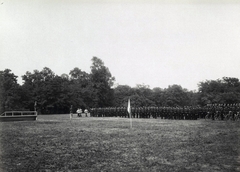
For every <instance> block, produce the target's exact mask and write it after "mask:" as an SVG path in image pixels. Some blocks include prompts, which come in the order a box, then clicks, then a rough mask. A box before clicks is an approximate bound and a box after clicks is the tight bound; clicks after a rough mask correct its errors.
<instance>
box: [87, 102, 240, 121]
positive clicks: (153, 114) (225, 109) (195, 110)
mask: <svg viewBox="0 0 240 172" xmlns="http://www.w3.org/2000/svg"><path fill="white" fill-rule="evenodd" d="M239 113H240V104H208V105H206V106H204V107H200V106H184V107H146V106H143V107H131V116H132V118H161V119H178V120H197V119H198V118H203V119H204V118H205V119H206V118H208V119H212V120H215V119H219V120H225V119H232V120H235V119H239V118H240V115H239ZM90 115H91V117H123V118H128V117H130V116H129V113H128V111H127V107H105V108H91V109H90Z"/></svg>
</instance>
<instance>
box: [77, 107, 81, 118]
mask: <svg viewBox="0 0 240 172" xmlns="http://www.w3.org/2000/svg"><path fill="white" fill-rule="evenodd" d="M77 116H78V117H82V109H80V108H78V110H77Z"/></svg>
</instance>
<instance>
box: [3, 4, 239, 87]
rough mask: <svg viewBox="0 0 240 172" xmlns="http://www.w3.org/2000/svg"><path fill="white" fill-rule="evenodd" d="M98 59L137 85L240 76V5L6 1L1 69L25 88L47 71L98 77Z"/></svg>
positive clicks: (117, 75)
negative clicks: (30, 76) (29, 78)
mask: <svg viewBox="0 0 240 172" xmlns="http://www.w3.org/2000/svg"><path fill="white" fill-rule="evenodd" d="M93 56H96V57H98V58H100V59H102V60H103V62H104V64H105V66H107V67H108V68H109V70H110V72H111V74H112V75H113V76H114V77H115V78H116V82H115V83H116V84H120V85H129V86H131V87H134V86H136V84H145V85H149V86H150V88H154V87H160V88H167V87H168V86H169V85H173V84H178V85H181V86H182V87H183V88H187V89H188V90H197V88H198V86H197V84H198V83H199V82H201V81H205V80H216V79H221V78H222V77H224V76H226V77H236V78H240V1H231V0H226V1H224V0H222V1H221V0H219V1H207V0H206V1H203V0H198V1H197V0H191V1H190V0H189V1H184V0H178V1H167V0H166V1H162V0H155V1H154V0H150V1H149V0H146V1H144V0H138V1H137V0H121V1H120V0H118V1H114V0H112V1H110V0H102V1H97V0H85V1H83V0H68V1H65V0H21V1H19V0H0V70H4V69H6V68H8V69H11V70H12V72H13V73H14V74H15V75H17V76H18V77H19V78H18V82H19V83H20V84H21V83H22V80H21V76H22V75H24V74H25V73H26V72H27V71H30V72H33V70H35V69H37V70H39V71H41V70H42V69H43V68H44V67H49V68H50V69H51V70H52V71H53V72H54V73H55V74H57V75H61V74H63V73H67V74H69V72H70V70H72V69H74V68H75V67H78V68H80V69H81V70H83V71H85V72H87V73H90V66H91V64H92V62H91V59H92V57H93Z"/></svg>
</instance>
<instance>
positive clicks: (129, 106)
mask: <svg viewBox="0 0 240 172" xmlns="http://www.w3.org/2000/svg"><path fill="white" fill-rule="evenodd" d="M127 111H128V113H129V116H130V118H131V103H130V99H128V107H127Z"/></svg>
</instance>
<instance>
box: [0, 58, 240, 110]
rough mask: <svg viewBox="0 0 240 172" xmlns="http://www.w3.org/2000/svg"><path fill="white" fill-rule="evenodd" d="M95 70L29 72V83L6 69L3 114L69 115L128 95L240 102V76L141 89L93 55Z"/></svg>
mask: <svg viewBox="0 0 240 172" xmlns="http://www.w3.org/2000/svg"><path fill="white" fill-rule="evenodd" d="M91 61H92V65H91V66H90V69H91V72H90V73H87V72H85V71H82V70H81V69H79V68H78V67H75V68H74V69H73V70H71V71H70V72H69V74H62V75H60V76H58V75H56V74H55V73H54V72H53V71H52V70H51V69H50V68H48V67H45V68H43V69H42V70H41V71H39V70H34V71H33V72H29V71H27V72H26V73H25V74H24V75H23V76H22V80H23V84H22V85H19V84H18V83H17V77H18V76H16V75H15V74H14V73H12V72H11V70H10V69H5V70H4V71H0V103H1V104H0V112H1V113H3V112H4V111H8V110H34V104H35V102H36V103H37V104H36V106H37V110H38V112H39V113H42V114H54V113H57V114H58V113H69V108H70V106H71V105H72V106H73V110H74V111H75V110H76V109H77V108H82V109H89V108H97V107H113V106H114V107H121V106H127V100H128V98H130V99H131V105H132V106H134V107H143V106H158V107H169V106H170V107H177V106H180V107H183V106H204V105H206V104H234V103H239V102H240V82H239V79H238V78H233V77H223V78H222V79H217V80H206V81H203V82H199V84H198V91H190V90H187V89H185V88H182V87H181V86H180V85H170V86H168V88H160V87H156V88H153V89H150V87H149V86H148V85H145V84H138V85H136V87H130V86H128V85H118V86H115V87H113V85H114V81H115V78H114V77H113V76H112V74H111V72H110V71H109V69H108V67H106V66H105V65H104V62H103V61H102V60H101V59H100V58H97V57H93V58H92V59H91Z"/></svg>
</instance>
